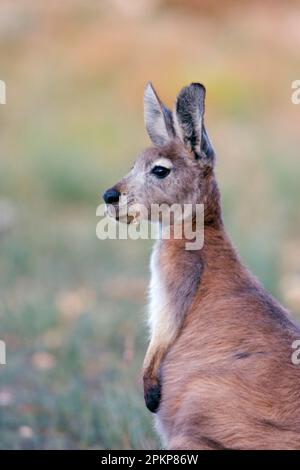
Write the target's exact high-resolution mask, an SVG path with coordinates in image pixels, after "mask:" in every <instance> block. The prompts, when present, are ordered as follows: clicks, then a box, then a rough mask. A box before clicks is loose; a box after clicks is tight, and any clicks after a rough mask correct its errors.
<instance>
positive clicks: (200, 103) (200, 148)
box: [174, 83, 215, 164]
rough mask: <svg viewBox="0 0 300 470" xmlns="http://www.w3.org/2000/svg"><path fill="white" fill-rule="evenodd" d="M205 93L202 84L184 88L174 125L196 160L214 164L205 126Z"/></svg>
mask: <svg viewBox="0 0 300 470" xmlns="http://www.w3.org/2000/svg"><path fill="white" fill-rule="evenodd" d="M205 93H206V92H205V87H204V86H203V85H201V84H200V83H192V84H191V85H189V86H187V87H185V88H183V89H182V90H181V92H180V93H179V95H178V96H177V100H176V103H175V111H174V124H175V130H176V134H177V135H178V137H179V138H180V139H181V141H182V142H183V143H184V145H186V146H187V147H188V149H189V150H190V151H191V152H192V153H193V154H194V156H195V158H197V159H200V158H201V159H204V160H205V162H206V163H208V164H213V161H214V155H215V153H214V149H213V147H212V145H211V142H210V139H209V137H208V134H207V132H206V129H205V126H204V111H205Z"/></svg>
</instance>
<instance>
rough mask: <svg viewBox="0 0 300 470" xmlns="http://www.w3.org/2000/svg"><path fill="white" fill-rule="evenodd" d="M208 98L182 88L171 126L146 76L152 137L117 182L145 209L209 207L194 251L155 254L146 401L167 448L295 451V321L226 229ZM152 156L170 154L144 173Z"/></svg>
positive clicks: (160, 246)
mask: <svg viewBox="0 0 300 470" xmlns="http://www.w3.org/2000/svg"><path fill="white" fill-rule="evenodd" d="M149 87H150V88H149ZM204 97H205V89H204V88H203V87H202V86H201V85H199V84H192V85H190V86H189V87H186V88H184V89H183V90H182V91H181V93H180V94H179V96H178V98H177V102H176V110H175V113H177V116H176V119H175V124H176V125H175V126H174V125H173V120H172V114H171V112H170V111H168V110H167V109H166V108H165V107H164V106H163V104H162V103H161V101H160V100H159V99H158V96H157V94H156V93H155V92H154V90H153V88H152V87H151V85H148V87H147V91H146V98H147V99H146V103H145V106H146V113H145V115H146V126H147V129H148V131H149V129H150V132H149V135H150V137H151V139H152V141H153V143H154V144H155V147H153V148H151V149H148V150H147V151H145V152H144V153H143V154H142V155H141V156H140V157H139V159H138V160H137V162H136V163H135V166H134V168H133V169H132V170H131V172H130V173H129V174H128V175H127V176H126V177H125V178H123V179H122V180H121V181H120V182H119V183H118V184H117V185H115V188H116V189H117V190H119V191H120V192H123V193H125V194H126V195H127V196H128V198H129V200H130V201H131V202H142V203H143V204H145V205H148V206H149V207H150V205H151V204H152V203H158V204H162V203H166V204H173V203H175V202H179V203H182V204H183V203H192V204H196V203H203V204H204V207H205V217H204V219H205V241H204V247H203V248H202V249H201V250H198V251H188V250H186V247H185V243H186V240H184V239H181V240H176V239H174V238H173V239H172V238H171V239H170V240H160V241H159V242H158V243H157V244H156V246H155V249H154V252H153V256H152V263H153V265H154V266H153V268H155V269H154V270H155V272H157V273H159V286H160V287H161V290H160V291H159V294H160V295H161V296H162V305H159V303H157V300H156V303H155V304H154V307H153V306H152V310H153V308H157V309H159V312H158V313H159V315H158V317H157V318H156V319H155V322H154V326H153V327H152V331H151V341H150V345H149V348H148V351H147V354H146V357H145V362H144V369H143V377H144V390H145V399H146V404H147V406H148V408H149V409H150V410H151V411H157V409H158V412H157V415H156V419H157V427H158V430H159V432H160V434H161V436H162V439H163V441H164V443H165V446H166V447H167V448H169V449H300V366H296V365H293V363H292V360H291V356H292V352H293V350H292V343H293V341H294V340H296V339H300V329H299V328H298V327H297V326H296V325H295V324H294V323H293V321H292V320H291V318H290V317H289V314H288V313H287V311H286V310H285V309H284V308H283V307H281V305H279V303H278V302H277V301H276V300H274V299H273V298H272V297H271V296H270V295H269V294H268V293H267V292H266V291H265V290H264V288H263V287H262V286H261V285H260V283H259V282H258V281H257V280H256V279H255V278H254V277H253V276H252V275H251V274H250V273H249V271H248V270H247V269H246V268H245V267H244V266H243V264H242V263H241V261H240V259H239V257H238V255H237V254H236V251H235V249H234V248H233V246H232V244H231V242H230V240H229V239H228V237H227V235H226V233H225V230H224V226H223V222H222V216H221V208H220V196H219V190H218V186H217V183H216V180H215V176H214V170H213V164H214V152H213V150H212V147H211V144H210V141H209V138H208V135H207V132H206V130H205V127H204V121H203V116H204ZM158 100H159V101H158ZM147 120H148V121H147ZM149 120H150V122H149ZM178 128H180V129H179V130H178ZM175 129H177V131H176V130H175ZM176 132H177V133H176ZM157 142H159V145H158V144H157ZM159 158H166V159H168V161H170V162H171V164H172V170H171V173H170V176H168V177H167V178H166V179H163V180H157V179H155V177H153V175H152V174H151V171H150V170H151V165H153V164H155V161H157V159H159ZM154 287H155V286H154ZM154 313H155V312H154Z"/></svg>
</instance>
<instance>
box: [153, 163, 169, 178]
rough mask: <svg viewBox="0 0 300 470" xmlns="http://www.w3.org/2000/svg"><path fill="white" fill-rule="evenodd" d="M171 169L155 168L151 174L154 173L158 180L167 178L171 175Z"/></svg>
mask: <svg viewBox="0 0 300 470" xmlns="http://www.w3.org/2000/svg"><path fill="white" fill-rule="evenodd" d="M170 171H171V170H170V168H166V167H164V166H155V167H153V168H152V170H151V173H153V174H154V175H155V176H157V178H165V177H166V176H168V174H169V173H170Z"/></svg>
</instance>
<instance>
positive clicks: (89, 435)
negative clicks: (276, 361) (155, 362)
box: [0, 0, 300, 449]
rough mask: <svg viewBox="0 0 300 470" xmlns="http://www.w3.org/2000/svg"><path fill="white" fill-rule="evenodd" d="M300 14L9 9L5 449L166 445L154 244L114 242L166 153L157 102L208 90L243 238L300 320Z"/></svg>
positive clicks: (2, 242)
mask: <svg viewBox="0 0 300 470" xmlns="http://www.w3.org/2000/svg"><path fill="white" fill-rule="evenodd" d="M299 47H300V13H299V4H298V2H293V1H291V2H276V1H272V2H271V1H267V2H264V3H262V2H258V1H253V2H248V3H245V2H238V1H233V0H232V1H229V0H227V1H223V2H218V1H216V0H214V1H208V0H185V1H183V0H182V1H180V0H110V1H108V0H98V1H96V0H73V1H68V0H66V1H64V2H62V1H57V0H52V1H51V2H39V1H38V0H31V1H30V0H1V4H0V58H1V61H0V65H1V67H0V79H2V80H4V81H5V82H6V86H7V104H6V105H1V106H0V339H1V340H4V341H5V342H6V346H7V365H6V366H0V448H3V449H20V448H22V449H31V448H33V449H37V448H39V449H40V448H42V449H49V448H50V449H54V448H55V449H60V448H67V449H78V448H110V449H136V448H144V449H147V448H155V447H157V446H159V443H158V441H157V438H156V435H155V433H154V431H153V426H152V417H151V415H150V413H149V412H148V411H147V410H146V408H145V406H144V403H143V393H142V387H141V377H140V370H141V364H142V359H143V355H144V352H145V348H146V344H147V330H146V325H145V304H146V294H145V292H146V286H147V282H148V278H149V273H148V260H149V255H150V250H151V244H152V243H151V242H150V241H149V242H148V241H143V240H138V241H130V240H128V241H118V240H115V241H100V240H98V239H97V238H96V234H95V230H96V224H97V222H98V221H99V219H97V217H96V208H97V205H98V204H99V203H100V202H101V194H102V192H103V191H104V189H106V188H107V187H109V186H111V185H112V184H113V183H114V182H116V181H117V180H118V179H119V178H120V177H121V176H123V175H124V174H125V172H126V171H127V170H128V168H129V167H130V165H131V163H132V161H133V159H134V158H135V157H136V156H137V154H138V152H140V151H141V150H142V149H143V148H144V147H146V146H148V145H149V141H148V138H147V136H146V133H145V130H144V125H143V108H142V99H143V88H144V85H145V83H146V82H147V81H148V80H150V79H151V80H152V81H153V83H154V85H155V86H156V88H157V89H158V91H159V93H160V95H161V97H162V99H163V100H164V101H165V103H166V104H167V105H169V106H172V103H173V101H174V99H175V96H176V94H177V92H178V91H179V89H180V88H181V87H182V86H183V85H185V84H188V83H189V82H191V81H201V82H203V83H204V84H205V85H206V87H207V118H206V122H207V128H208V130H209V132H210V135H211V137H212V140H213V142H214V145H215V148H216V150H217V155H218V160H217V175H218V180H219V184H220V187H221V190H222V196H223V209H224V217H225V221H226V225H227V229H228V231H229V233H230V234H231V236H232V238H233V241H234V243H235V245H236V246H237V248H238V250H239V252H240V253H241V255H242V257H243V258H244V260H245V261H246V262H247V263H248V265H249V266H250V267H251V269H252V270H253V271H254V273H255V274H256V275H257V276H258V278H259V279H260V280H261V281H262V282H263V283H264V284H265V286H266V287H267V288H268V289H269V290H271V292H272V293H273V294H275V295H276V296H277V297H278V298H279V299H280V300H281V301H282V302H284V303H285V305H287V306H288V307H289V308H290V309H291V311H292V312H293V313H294V314H295V315H296V316H297V315H298V318H300V211H299V197H300V185H299V179H300V158H299V147H300V133H299V129H300V127H299V126H300V105H298V106H296V105H293V104H292V102H291V94H292V89H291V83H292V81H293V80H296V79H300V56H299Z"/></svg>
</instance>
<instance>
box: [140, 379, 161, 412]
mask: <svg viewBox="0 0 300 470" xmlns="http://www.w3.org/2000/svg"><path fill="white" fill-rule="evenodd" d="M144 398H145V403H146V406H147V408H148V410H149V411H151V413H156V412H157V410H158V407H159V403H160V398H161V386H160V383H159V381H155V382H154V381H153V380H152V381H149V380H147V379H144Z"/></svg>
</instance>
